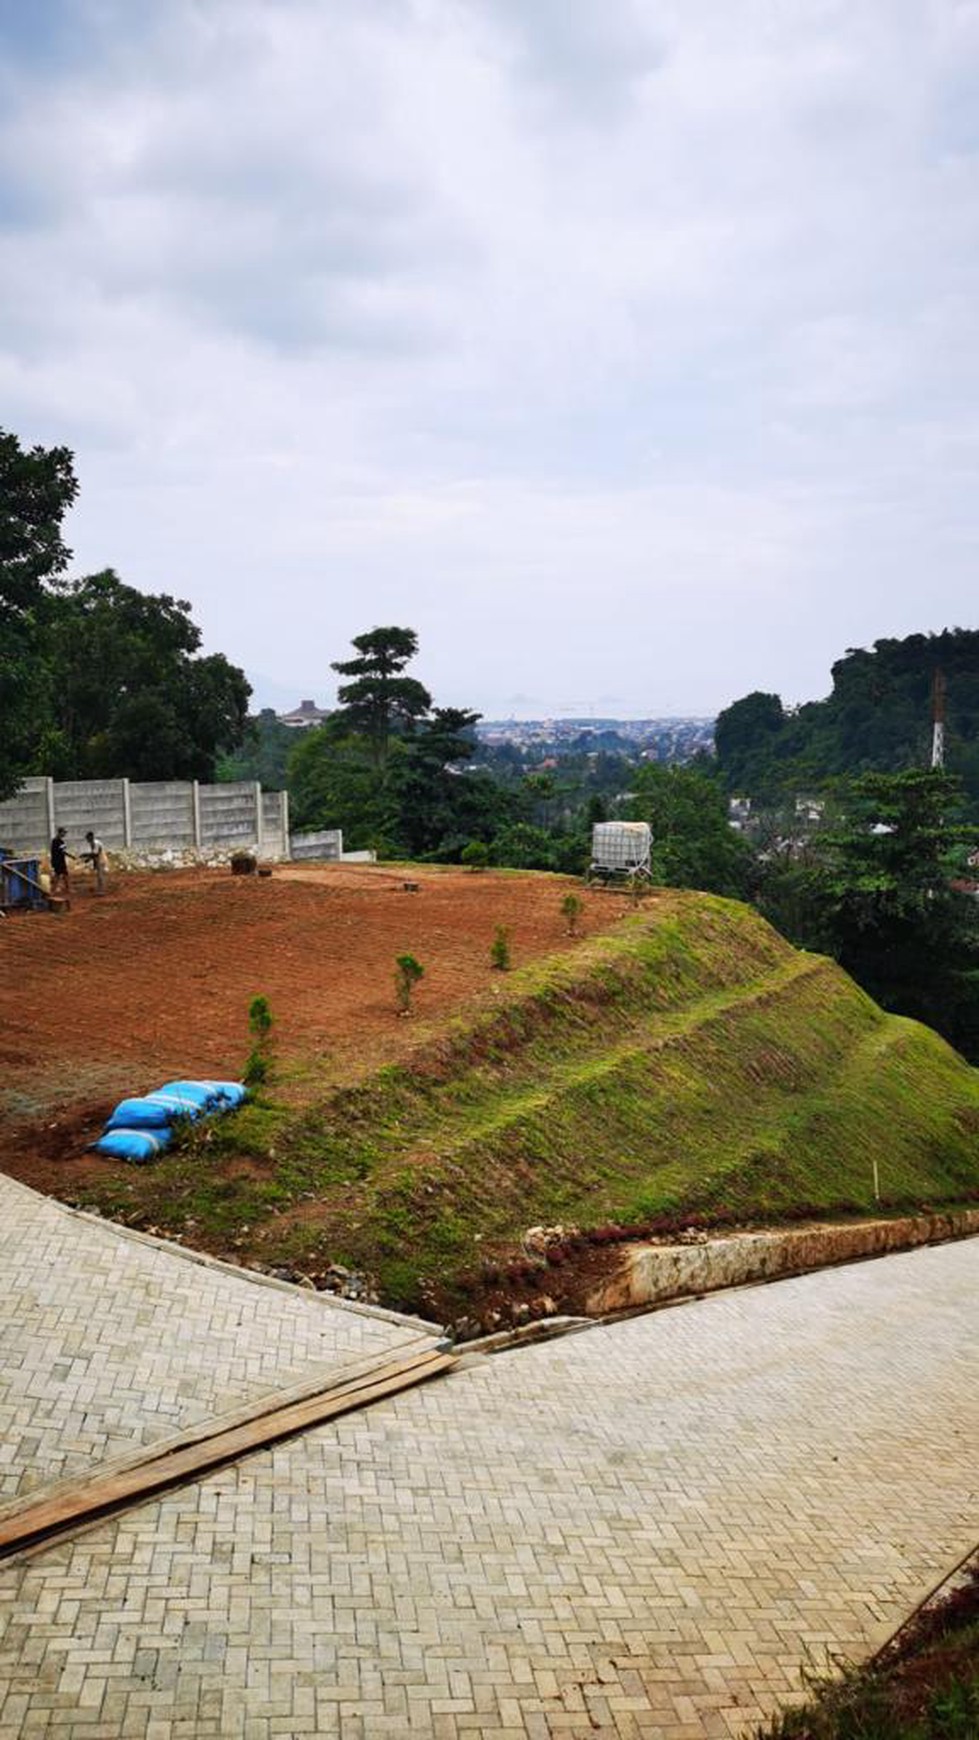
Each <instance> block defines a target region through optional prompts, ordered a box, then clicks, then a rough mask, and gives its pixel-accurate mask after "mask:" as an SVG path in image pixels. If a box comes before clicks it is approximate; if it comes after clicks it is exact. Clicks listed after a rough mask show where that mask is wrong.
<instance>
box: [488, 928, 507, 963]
mask: <svg viewBox="0 0 979 1740" xmlns="http://www.w3.org/2000/svg"><path fill="white" fill-rule="evenodd" d="M490 961H491V962H492V964H493V966H494V967H495V968H496V970H497V972H499V973H506V972H508V971H509V969H510V932H509V931H508V930H507V928H506V926H505V925H503V924H498V925H497V927H496V935H495V936H494V938H493V941H492V943H491V945H490Z"/></svg>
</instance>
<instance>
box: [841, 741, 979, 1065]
mask: <svg viewBox="0 0 979 1740" xmlns="http://www.w3.org/2000/svg"><path fill="white" fill-rule="evenodd" d="M845 803H846V821H845V824H844V826H843V827H841V828H840V830H839V831H838V832H837V833H836V834H834V835H833V836H832V837H831V839H830V840H829V842H828V844H827V851H826V858H825V862H824V864H823V866H822V867H821V868H820V870H819V871H818V872H817V880H816V894H817V897H818V898H820V899H821V901H822V903H823V907H824V916H825V921H826V924H827V926H828V930H829V934H830V937H831V942H832V949H833V953H834V955H835V956H836V958H837V959H838V960H839V962H840V964H841V966H843V967H845V968H846V970H847V972H848V973H851V974H852V975H853V977H854V978H855V979H856V980H857V981H858V983H859V984H861V985H862V986H863V987H864V989H865V990H867V991H869V992H870V995H871V996H872V997H874V998H875V1000H876V1001H877V1002H878V1003H880V1004H882V1006H883V1007H884V1008H885V1009H890V1010H894V1011H895V1012H896V1013H898V1014H902V1015H911V1016H914V1017H915V1019H917V1020H919V1021H926V1022H927V1023H928V1024H929V1025H930V1026H932V1027H935V1028H937V1030H938V1031H939V1032H940V1033H943V1034H945V1036H946V1037H947V1038H949V1039H951V1041H952V1043H953V1044H955V1045H957V1046H958V1047H959V1048H960V1050H962V1051H963V1052H964V1053H965V1054H966V1055H967V1056H969V1057H971V1058H977V1057H979V909H977V905H976V901H975V898H974V897H973V896H972V895H971V894H968V893H965V892H963V891H962V890H961V888H958V887H956V886H955V883H956V881H957V880H959V879H960V878H961V876H962V871H963V869H964V866H965V859H966V854H967V851H968V848H969V847H970V846H972V845H974V844H975V841H976V830H975V828H974V827H972V826H971V825H969V824H967V823H965V822H963V820H962V792H961V782H960V781H959V780H958V779H957V778H956V777H955V776H954V775H951V774H947V773H944V772H942V771H940V770H933V769H918V768H914V769H911V770H910V771H906V772H904V773H897V774H880V773H875V774H866V775H864V776H863V777H862V778H860V779H857V780H854V781H853V782H852V783H851V784H850V786H849V788H848V793H847V797H846V799H845Z"/></svg>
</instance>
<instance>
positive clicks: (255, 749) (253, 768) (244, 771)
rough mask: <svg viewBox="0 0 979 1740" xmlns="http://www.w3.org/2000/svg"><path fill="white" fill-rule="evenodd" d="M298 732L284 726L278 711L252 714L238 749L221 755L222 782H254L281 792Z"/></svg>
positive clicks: (270, 708)
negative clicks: (256, 781)
mask: <svg viewBox="0 0 979 1740" xmlns="http://www.w3.org/2000/svg"><path fill="white" fill-rule="evenodd" d="M296 741H297V733H296V731H294V730H293V729H292V728H291V727H290V726H288V725H283V724H282V723H281V722H280V720H279V719H278V717H277V716H276V713H275V709H274V708H272V707H263V708H262V711H261V712H260V713H257V714H254V715H250V716H249V718H248V720H247V721H246V724H245V731H244V735H243V737H242V740H241V745H240V747H239V748H238V749H236V750H233V751H231V752H230V753H228V754H226V755H223V756H221V758H220V760H219V762H218V765H217V769H216V772H217V777H218V779H219V780H237V779H255V780H258V783H259V784H260V785H263V786H264V787H265V789H266V791H281V790H282V789H283V787H284V786H285V783H286V765H287V763H288V760H289V756H290V755H291V753H292V751H293V750H294V749H295V747H296Z"/></svg>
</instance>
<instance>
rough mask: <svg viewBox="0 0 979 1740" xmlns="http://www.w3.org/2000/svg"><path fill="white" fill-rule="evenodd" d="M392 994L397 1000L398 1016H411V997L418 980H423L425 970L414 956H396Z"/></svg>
mask: <svg viewBox="0 0 979 1740" xmlns="http://www.w3.org/2000/svg"><path fill="white" fill-rule="evenodd" d="M394 967H395V971H394V993H395V996H396V998H397V1000H398V1014H399V1015H410V1014H411V995H412V992H413V991H414V989H415V986H416V985H417V983H418V981H419V979H422V978H424V976H425V969H424V967H423V966H422V964H421V962H420V961H416V959H415V957H414V955H398V956H397V957H396V959H395V963H394Z"/></svg>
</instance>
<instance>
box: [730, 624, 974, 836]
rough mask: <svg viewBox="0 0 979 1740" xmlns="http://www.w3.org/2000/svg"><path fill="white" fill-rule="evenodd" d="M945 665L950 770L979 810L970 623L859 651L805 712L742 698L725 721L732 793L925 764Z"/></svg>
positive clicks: (771, 791) (772, 700)
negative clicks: (934, 696)
mask: <svg viewBox="0 0 979 1740" xmlns="http://www.w3.org/2000/svg"><path fill="white" fill-rule="evenodd" d="M936 670H941V671H942V672H943V674H944V677H945V680H946V685H947V707H948V731H947V761H948V766H949V769H950V771H951V772H953V773H958V774H960V775H961V777H962V779H963V785H964V790H965V793H966V796H967V799H968V802H969V806H970V808H971V810H972V812H973V813H974V814H977V815H979V631H976V630H970V629H961V628H954V629H945V630H943V632H942V633H941V634H930V635H924V634H913V635H909V636H908V637H907V638H906V639H904V640H878V641H875V643H874V646H873V649H872V650H871V651H869V652H868V651H865V650H863V649H856V650H851V651H849V652H848V653H847V654H846V656H845V657H844V658H842V659H840V660H838V661H837V663H836V664H835V665H834V666H833V691H832V694H831V695H830V696H829V697H828V699H827V700H825V701H813V702H810V703H809V704H808V705H806V706H804V707H799V708H798V709H797V710H796V711H795V712H785V711H784V710H783V709H782V704H781V702H780V700H779V698H778V696H777V695H762V694H758V693H755V694H752V695H746V696H745V697H744V698H743V700H740V701H736V702H735V703H734V704H733V706H731V707H728V708H726V709H725V710H724V712H722V713H721V714H719V716H718V719H717V723H716V726H715V743H716V747H717V758H718V762H719V764H720V768H721V773H722V775H723V779H724V783H725V785H726V786H727V789H728V790H729V791H740V792H746V793H747V794H748V795H750V796H752V797H756V798H771V797H773V796H775V795H776V794H778V793H780V792H782V793H784V792H790V791H796V792H800V791H806V790H810V789H816V788H820V787H822V786H823V785H825V783H826V782H827V781H828V780H831V779H834V778H841V777H842V778H850V777H855V776H858V775H860V774H863V773H869V772H880V773H894V772H897V771H898V770H899V769H900V768H902V767H908V766H910V765H913V764H917V765H918V766H923V765H925V764H926V763H927V761H928V752H929V745H930V740H931V711H932V709H931V693H932V683H933V681H934V676H935V672H936Z"/></svg>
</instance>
